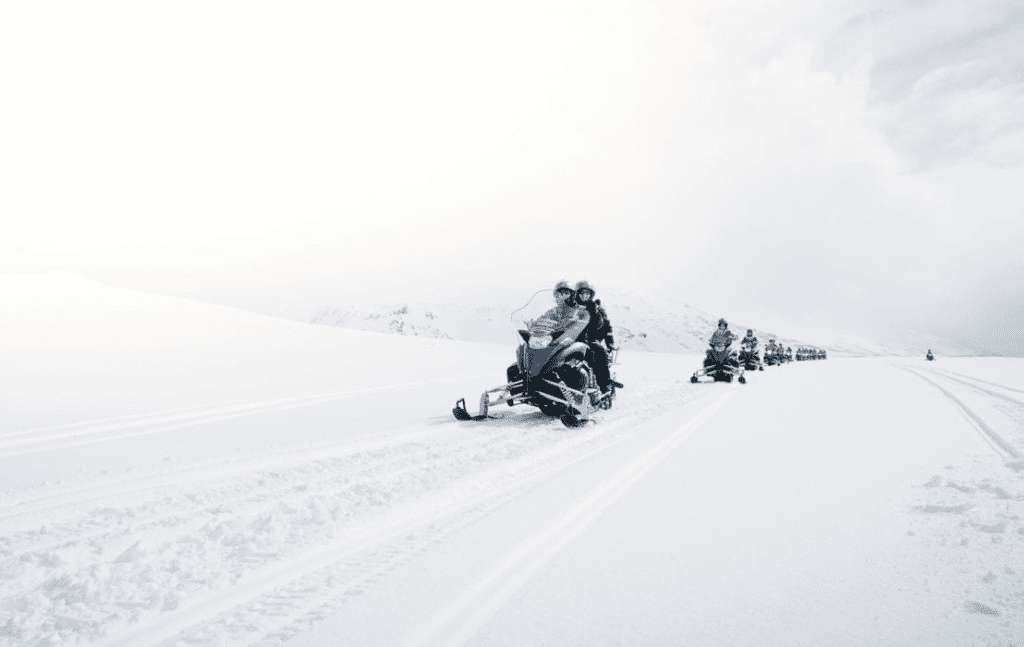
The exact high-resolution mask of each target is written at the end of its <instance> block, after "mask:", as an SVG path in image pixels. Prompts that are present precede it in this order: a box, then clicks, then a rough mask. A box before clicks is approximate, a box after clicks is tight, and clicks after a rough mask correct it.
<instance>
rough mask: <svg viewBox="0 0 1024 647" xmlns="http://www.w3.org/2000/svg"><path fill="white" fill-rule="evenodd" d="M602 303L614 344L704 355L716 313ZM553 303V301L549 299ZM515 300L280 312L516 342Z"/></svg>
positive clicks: (825, 335)
mask: <svg viewBox="0 0 1024 647" xmlns="http://www.w3.org/2000/svg"><path fill="white" fill-rule="evenodd" d="M602 297H604V298H602V305H603V306H604V307H605V309H606V310H607V311H608V317H609V319H610V320H611V323H612V327H613V329H614V334H615V341H616V343H617V344H618V346H619V347H621V348H624V349H627V350H638V351H646V352H656V353H690V354H693V353H703V352H704V351H705V349H706V348H707V343H708V339H709V338H710V337H711V334H712V333H713V332H714V331H715V329H716V328H717V322H718V319H719V318H720V316H721V315H717V314H711V313H709V312H707V311H705V310H702V309H700V308H697V307H694V306H691V305H689V304H687V303H681V302H673V301H670V300H666V301H665V302H664V303H658V304H654V303H651V302H650V301H646V300H644V299H641V298H638V297H635V296H632V295H629V294H622V293H617V292H610V291H605V292H604V293H603V295H602ZM552 305H553V304H552ZM517 308H518V306H512V305H501V306H499V305H459V304H442V303H415V302H400V303H395V304H390V305H371V304H360V305H345V306H330V307H323V308H315V309H308V310H300V311H289V312H282V313H278V316H283V317H286V318H289V319H295V320H297V321H302V322H305V323H312V324H319V325H325V326H337V327H341V328H353V329H357V330H366V331H372V332H380V333H389V334H397V335H406V336H415V337H432V338H439V339H456V340H461V341H475V342H487V343H495V344H509V345H513V344H518V343H519V337H518V335H517V334H516V326H515V325H513V324H512V322H511V314H512V312H513V311H514V310H516V309H517ZM748 328H752V329H753V330H754V334H755V335H757V338H758V340H759V341H760V344H761V348H762V349H763V348H764V345H765V344H766V343H767V342H768V340H769V339H775V340H776V341H778V342H781V343H782V344H783V345H784V346H788V347H792V348H794V349H796V348H797V347H799V346H807V347H813V348H824V349H826V350H828V351H829V352H830V353H833V354H836V355H846V356H880V355H911V356H914V355H920V356H924V354H925V351H927V350H928V349H931V350H932V351H934V352H935V353H937V354H939V355H946V356H977V355H988V354H991V353H990V352H988V351H986V350H985V349H980V348H973V347H968V346H965V345H963V344H958V343H956V342H952V341H950V340H948V339H944V338H941V337H939V336H936V335H933V334H930V333H925V332H921V331H912V330H900V331H894V332H893V333H892V334H890V335H889V336H888V338H886V339H869V338H867V337H864V336H862V335H857V334H854V333H850V332H846V331H841V330H834V329H830V328H822V327H808V326H800V325H792V326H787V327H786V328H787V329H786V332H785V333H784V334H778V331H772V330H766V329H764V328H759V327H757V326H752V325H750V324H749V323H748V322H743V321H730V326H729V329H730V330H732V331H733V332H734V333H735V334H736V335H737V336H739V337H742V336H743V335H744V334H746V331H747V329H748Z"/></svg>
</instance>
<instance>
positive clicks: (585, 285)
mask: <svg viewBox="0 0 1024 647" xmlns="http://www.w3.org/2000/svg"><path fill="white" fill-rule="evenodd" d="M580 290H590V291H591V292H594V286H592V285H590V281H580V282H579V283H577V284H576V291H577V292H579V291H580Z"/></svg>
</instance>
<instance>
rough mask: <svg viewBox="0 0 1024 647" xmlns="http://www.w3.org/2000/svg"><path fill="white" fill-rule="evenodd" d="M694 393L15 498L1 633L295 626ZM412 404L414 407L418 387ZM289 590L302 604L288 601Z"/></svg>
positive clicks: (420, 429) (665, 390)
mask: <svg viewBox="0 0 1024 647" xmlns="http://www.w3.org/2000/svg"><path fill="white" fill-rule="evenodd" d="M403 388H406V389H408V387H403ZM377 391H380V390H377ZM427 394H429V392H427ZM377 397H379V398H386V397H387V395H385V394H378V395H377ZM700 397H706V394H701V393H699V392H678V389H677V388H676V386H675V384H674V383H673V384H670V385H667V386H666V385H660V388H659V387H658V386H657V385H656V386H654V387H648V388H647V389H644V388H637V389H636V392H635V394H634V403H633V404H632V405H630V404H628V403H627V404H626V405H625V406H623V407H622V408H621V409H620V410H618V411H613V412H609V414H608V415H607V416H605V418H606V420H605V421H604V423H603V424H602V425H600V426H596V427H588V428H585V429H580V430H574V431H569V430H565V429H564V428H563V427H562V426H561V425H560V424H559V423H558V422H557V421H551V420H549V419H547V418H544V417H543V416H540V415H539V414H537V413H535V412H533V410H531V409H524V408H522V407H520V408H517V409H509V410H508V413H507V417H506V418H505V420H493V421H488V422H487V423H484V425H483V426H481V425H475V424H471V425H464V424H460V423H457V422H456V421H454V420H450V419H448V418H447V416H445V418H444V421H443V423H441V424H438V422H433V423H428V424H423V423H420V424H418V425H417V424H413V425H411V426H410V427H408V428H406V429H405V430H401V429H392V430H391V431H390V432H389V433H388V434H387V435H386V436H384V437H380V436H378V437H371V438H363V439H359V440H355V441H346V442H333V443H329V442H321V443H319V444H316V445H313V446H299V447H292V448H288V449H277V450H274V451H271V452H258V453H254V454H250V455H248V456H229V457H226V458H222V459H220V460H209V461H206V462H203V463H199V464H190V465H186V466H180V467H179V466H173V467H171V468H169V469H163V470H155V471H152V472H150V473H148V474H145V473H144V474H138V473H135V472H129V473H127V474H126V475H124V476H120V477H107V476H105V475H100V478H98V479H95V481H96V482H94V483H90V482H89V480H88V479H84V480H83V479H76V480H75V481H74V482H73V484H71V485H70V486H69V485H68V484H58V485H56V486H47V487H44V488H32V489H29V490H28V491H26V492H15V493H13V494H12V496H10V497H8V498H7V500H6V503H5V505H4V506H3V508H2V511H0V531H2V532H3V533H4V534H3V543H2V544H0V559H2V560H3V562H2V566H3V568H4V572H5V573H6V574H8V575H9V576H10V577H8V578H7V579H6V581H5V582H3V584H2V585H0V586H2V588H0V592H2V594H3V598H4V599H6V600H11V601H12V606H13V607H14V608H16V609H17V608H19V607H20V608H22V609H24V610H25V613H21V614H18V613H16V614H15V616H14V617H13V618H12V620H11V631H9V632H8V634H10V636H11V637H14V638H16V640H17V641H18V642H19V643H20V641H22V640H38V639H43V638H45V636H46V635H47V632H54V631H56V633H57V634H58V635H60V634H61V628H63V629H64V633H65V634H67V636H68V637H69V638H70V637H73V638H74V639H75V640H78V641H82V640H85V641H97V640H101V641H105V642H104V644H106V642H109V644H130V645H142V644H155V643H157V642H159V641H160V640H162V639H164V638H166V637H170V636H173V635H175V634H178V633H181V632H185V633H184V635H198V636H202V635H206V633H204V632H209V631H211V629H210V628H211V627H215V628H216V631H213V635H222V634H223V633H225V632H227V633H232V632H234V631H236V630H237V627H236V625H237V624H238V623H239V622H241V624H242V625H243V626H250V625H251V623H252V621H253V619H254V618H263V619H265V617H266V615H267V614H266V609H267V608H268V606H272V607H274V608H275V609H276V610H277V613H278V615H279V616H280V615H283V616H284V617H291V616H294V615H296V614H298V615H300V616H301V615H302V614H303V613H305V612H306V611H307V610H308V609H310V608H312V609H316V608H319V607H322V606H323V605H324V604H325V603H327V602H328V601H329V600H330V599H332V598H333V597H334V596H335V595H337V594H338V593H339V591H344V590H349V589H351V588H352V587H354V586H357V585H359V584H360V583H365V581H366V580H367V578H371V579H372V577H375V571H374V569H380V568H390V566H389V565H390V564H392V562H393V561H394V560H395V559H399V558H400V557H401V556H403V555H406V556H407V555H408V554H412V553H415V552H416V551H421V550H423V549H424V545H425V544H423V543H421V542H418V543H415V544H413V545H412V546H407V545H405V544H404V543H403V540H402V539H403V537H405V536H407V535H408V534H409V533H412V532H415V533H417V535H418V536H420V537H423V538H425V539H424V541H426V544H429V543H430V540H429V538H430V537H440V536H443V534H444V533H445V532H450V530H451V529H452V528H456V527H458V526H459V525H460V524H462V525H464V524H466V523H471V522H474V521H475V520H477V519H478V518H480V517H481V516H482V515H486V514H488V513H489V512H490V511H491V510H492V509H493V508H494V506H496V505H500V504H501V503H502V502H503V501H506V500H508V499H509V498H513V499H514V498H515V497H517V496H521V494H522V492H524V491H527V490H529V489H530V488H533V487H536V483H537V482H539V481H543V479H544V478H547V477H548V476H550V475H551V474H554V473H558V472H559V471H562V470H565V469H569V468H571V467H572V465H574V464H576V463H578V462H580V461H581V460H586V458H587V457H588V456H590V455H593V454H594V453H599V452H604V451H607V450H608V449H609V448H611V447H613V446H615V445H616V444H619V443H621V442H622V441H623V440H625V439H628V438H631V437H633V436H635V435H637V434H638V433H640V432H641V431H642V430H643V428H644V427H643V420H645V419H649V418H651V416H655V417H657V416H659V415H663V412H664V410H665V408H666V407H667V408H669V409H671V408H673V407H679V406H684V405H686V404H688V403H690V402H691V401H693V400H694V398H697V399H700ZM320 400H322V397H320V396H318V397H316V398H310V403H317V404H319V403H320ZM413 400H415V401H417V402H419V403H420V404H421V405H423V404H425V402H424V401H425V398H424V397H423V395H422V394H421V395H418V396H416V397H414V398H413ZM288 403H289V406H291V405H293V404H294V403H293V402H291V401H288ZM370 403H371V404H372V405H374V406H378V407H381V408H383V407H384V406H385V404H386V403H385V402H384V401H382V402H374V401H372V400H370ZM364 404H365V401H364ZM645 405H646V407H645ZM651 405H654V406H651ZM442 411H443V409H442ZM200 417H201V416H200ZM140 420H143V421H146V422H148V421H149V420H151V418H148V417H143V418H140ZM190 422H192V423H193V424H195V425H202V424H204V423H206V424H212V421H204V420H200V421H190ZM105 424H106V423H105ZM119 424H125V423H124V421H121V422H120V423H119ZM396 432H397V433H396ZM16 437H17V436H16ZM22 437H23V436H22ZM108 440H110V439H108ZM50 449H51V450H52V451H63V450H66V447H64V446H63V444H60V443H58V444H55V445H53V446H52V447H51V448H50ZM43 451H45V450H43ZM39 490H41V492H40V491H39ZM439 525H440V526H441V527H442V529H441V530H438V528H437V526H439ZM382 554H390V555H391V556H390V557H389V558H387V559H383V561H382V558H381V557H380V555H382ZM374 555H376V557H374ZM396 555H397V556H398V557H396ZM354 563H355V564H364V563H365V564H369V566H368V567H363V566H360V567H353V564H354ZM55 568H57V569H60V570H61V571H62V574H61V575H60V577H57V578H54V577H53V570H54V569H55ZM309 581H318V582H330V583H331V585H330V586H327V585H325V586H313V587H310V586H308V582H309ZM303 582H306V583H307V584H303ZM296 587H298V588H299V589H300V590H302V591H304V593H302V594H301V595H300V594H294V593H293V594H289V593H287V592H288V591H294V590H295V589H296ZM346 587H347V588H346ZM282 596H283V597H282ZM271 598H277V601H276V602H273V603H272V602H269V601H268V600H269V599H271ZM33 599H34V601H33ZM44 599H47V600H49V603H45V602H43V600H44ZM282 600H284V602H282ZM29 608H31V609H32V611H31V612H28V609H29ZM238 617H242V618H243V620H241V621H239V620H238V619H237V618H238ZM68 628H70V630H69V629H68ZM242 635H243V636H244V635H248V633H247V632H246V630H244V629H243V630H242ZM104 636H106V639H104V638H103V637H104Z"/></svg>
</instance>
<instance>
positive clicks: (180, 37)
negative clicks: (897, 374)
mask: <svg viewBox="0 0 1024 647" xmlns="http://www.w3.org/2000/svg"><path fill="white" fill-rule="evenodd" d="M1022 43H1024V17H1022V14H1021V12H1020V10H1019V5H1016V4H1015V2H1014V0H1006V1H998V0H985V1H981V2H966V1H955V2H954V1H947V0H936V1H926V2H902V3H899V2H882V1H881V0H857V1H852V2H845V3H835V2H820V3H817V4H816V5H813V4H812V3H804V2H795V1H790V2H781V1H780V2H765V1H763V0H757V1H756V2H755V1H722V0H716V1H714V2H700V3H689V2H675V1H665V2H639V1H635V2H595V1H594V0H587V1H586V2H514V3H512V2H507V3H501V4H498V3H484V2H464V3H459V2H430V3H421V2H404V3H403V2H391V3H367V2H349V3H326V2H325V3H266V2H247V3H242V2H237V3H227V2H175V3H162V4H159V3H158V4H154V3H140V2H123V3H115V2H89V3H82V2H67V3H61V2H9V3H5V4H4V5H3V8H0V87H2V88H3V90H2V92H3V100H2V101H0V218H2V219H3V225H4V228H3V230H4V234H3V236H2V238H0V272H7V273H23V272H42V271H54V270H59V271H72V272H77V273H80V274H83V275H86V276H92V277H94V278H98V279H101V280H106V281H108V282H112V283H117V284H121V285H126V286H130V287H135V288H139V289H145V290H150V291H163V292H170V293H176V294H183V295H189V296H194V297H200V298H205V299H209V300H215V301H221V302H224V303H230V304H239V305H254V306H260V307H264V308H266V307H269V306H271V305H273V304H280V305H290V304H293V303H296V302H298V301H302V300H306V301H310V302H313V301H315V302H318V303H320V304H323V303H336V302H338V301H339V300H340V299H360V300H366V299H371V300H384V299H387V298H392V297H402V298H410V297H415V296H417V295H427V294H428V293H430V294H433V295H435V296H436V295H440V296H443V297H444V298H446V300H452V301H458V300H459V299H460V298H466V297H467V295H469V294H470V286H471V285H476V286H479V285H481V284H484V285H488V286H493V289H494V290H495V291H496V292H497V291H506V292H507V291H515V290H520V289H521V290H522V292H523V293H525V294H529V293H532V292H533V291H534V290H535V289H537V288H538V287H546V286H547V285H549V284H550V283H553V282H554V281H555V280H557V279H559V278H563V277H564V278H569V279H573V280H575V279H577V278H584V277H585V278H588V279H591V280H592V281H594V282H595V284H597V285H598V289H599V291H600V286H601V285H607V286H613V285H614V286H615V287H617V288H619V289H624V290H630V291H631V292H633V293H636V294H639V295H644V296H654V297H657V296H659V295H665V296H666V297H671V298H673V299H677V300H683V301H687V302H690V303H693V304H697V305H700V306H702V307H704V308H706V309H709V310H712V311H721V312H722V313H723V314H729V315H731V316H736V317H738V318H743V319H744V320H746V321H749V322H751V323H752V324H755V325H756V324H758V320H757V319H756V318H757V317H764V318H765V319H770V318H776V319H777V320H782V319H785V320H789V321H793V322H799V323H804V324H816V325H823V326H824V325H828V326H839V327H848V328H853V329H857V330H864V331H879V330H884V329H887V328H891V327H894V326H896V327H909V328H922V329H928V330H932V331H936V332H941V333H944V334H948V335H950V336H952V337H954V338H957V339H961V340H964V341H970V342H973V343H978V344H981V345H984V346H987V347H989V348H992V349H995V350H997V351H999V352H1003V353H1011V354H1024V344H1022V342H1021V341H1018V339H1016V337H1017V336H1018V328H1019V324H1020V323H1021V321H1022V318H1024V306H1022V304H1024V267H1022V265H1024V264H1022V262H1021V253H1020V251H1019V246H1020V241H1022V240H1024V200H1022V196H1024V188H1022V187H1024V167H1022V162H1024V68H1021V66H1020V61H1021V60H1022V59H1024V44H1022ZM472 298H473V299H481V298H486V293H484V295H483V296H481V294H480V293H479V292H478V291H477V292H473V293H472ZM771 323H772V322H771V321H767V322H766V324H767V325H771ZM783 332H784V331H783Z"/></svg>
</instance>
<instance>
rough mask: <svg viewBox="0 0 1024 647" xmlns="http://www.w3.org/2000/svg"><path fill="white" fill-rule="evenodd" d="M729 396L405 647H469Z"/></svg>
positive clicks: (545, 532)
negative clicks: (538, 575) (512, 600)
mask: <svg viewBox="0 0 1024 647" xmlns="http://www.w3.org/2000/svg"><path fill="white" fill-rule="evenodd" d="M731 396H732V392H728V393H726V394H724V395H721V396H719V397H718V398H717V399H716V400H715V402H714V403H712V404H711V405H710V406H709V407H706V408H705V409H703V410H702V411H700V412H699V413H698V414H697V415H696V416H694V417H693V418H691V419H690V421H689V422H687V423H686V424H684V425H683V426H681V427H679V428H677V429H676V430H675V431H673V432H671V433H670V434H669V435H668V437H667V438H665V439H663V440H662V441H661V442H660V443H658V444H657V445H656V446H654V447H653V448H652V449H650V450H648V451H647V452H645V453H644V454H642V455H641V456H639V457H638V458H636V459H635V460H633V461H632V462H631V463H629V464H628V465H626V466H625V467H624V468H622V469H621V470H619V471H618V472H617V473H616V474H615V475H614V476H612V477H611V478H609V479H608V480H606V481H604V482H603V483H601V484H600V485H599V486H598V487H596V488H595V489H594V490H592V491H591V492H590V494H589V495H588V496H585V497H584V498H583V499H582V500H580V501H578V502H577V503H576V504H575V505H573V506H572V507H571V508H570V509H569V510H568V511H567V512H565V513H564V514H563V515H561V516H560V517H559V518H558V519H557V520H555V521H554V522H552V523H550V524H548V525H547V526H545V527H543V528H542V529H541V530H539V531H537V532H536V533H534V534H533V535H531V536H530V537H528V538H527V539H525V540H524V541H522V542H521V543H520V544H519V545H518V546H516V548H515V549H513V550H512V552H511V553H509V554H508V555H506V556H504V557H503V558H502V559H501V560H499V562H498V565H497V566H495V567H494V568H493V569H492V570H491V571H489V572H488V573H487V574H486V575H484V576H483V577H482V578H481V579H480V580H479V581H478V582H477V583H476V584H474V585H473V586H471V587H470V588H469V589H467V590H466V591H465V592H464V593H463V594H462V595H460V596H459V597H458V598H456V599H455V600H454V601H452V602H451V603H450V604H449V605H448V606H446V607H445V608H444V609H442V610H441V612H439V613H438V614H437V615H435V616H434V617H433V618H432V619H431V620H429V621H428V622H427V623H426V624H425V625H424V626H423V627H421V628H420V630H419V631H417V632H416V633H415V634H414V635H412V636H410V637H408V638H407V639H406V640H405V641H404V644H407V645H409V646H410V647H420V646H423V645H446V646H450V647H457V646H460V645H463V644H465V643H466V642H467V641H468V640H469V639H470V638H472V637H473V635H474V634H475V633H476V632H477V631H478V630H479V629H480V628H481V627H482V626H483V625H484V624H485V623H486V622H487V621H488V620H490V618H491V617H492V616H493V615H494V614H495V613H496V612H497V611H498V610H499V609H500V608H501V607H502V606H504V604H505V603H506V602H507V601H508V600H509V599H510V598H511V597H512V596H513V595H515V594H516V593H517V592H518V591H519V590H520V589H521V588H522V587H523V586H525V585H526V583H527V582H528V581H529V580H530V579H531V578H532V577H533V576H534V575H535V574H536V573H537V572H538V571H539V570H540V569H541V568H542V567H543V566H544V565H545V564H547V563H548V562H549V561H550V560H551V559H552V558H553V557H554V556H555V555H557V554H558V553H559V552H560V551H561V550H562V549H564V548H565V547H566V546H568V545H569V544H570V543H572V542H573V541H574V540H575V539H576V538H577V537H578V536H579V535H581V534H582V533H583V532H584V531H585V530H586V529H587V528H588V527H589V526H590V525H591V524H592V523H593V522H594V521H596V520H597V519H598V518H599V517H600V516H601V515H602V514H603V513H604V512H605V510H607V509H608V508H609V507H611V506H612V505H613V504H614V503H615V502H616V501H618V499H619V498H620V497H621V496H622V495H623V494H624V493H625V492H626V491H628V490H629V489H630V488H631V487H632V486H633V485H634V484H635V483H637V482H638V481H639V480H640V479H642V478H643V477H644V476H646V475H647V474H648V473H649V472H650V471H651V470H652V469H654V467H655V466H657V465H658V464H659V463H660V462H661V461H662V460H664V459H665V458H666V457H667V456H669V455H670V454H671V453H672V452H673V451H675V450H676V449H677V448H678V447H679V445H680V444H682V442H683V441H684V440H686V439H687V437H689V436H690V434H692V433H693V432H694V431H696V430H697V429H699V428H700V427H701V426H702V425H703V424H704V423H705V422H706V421H707V420H708V419H709V418H710V417H711V416H712V415H714V413H715V412H716V411H717V410H718V409H719V408H721V407H722V406H723V405H724V404H725V402H726V401H727V400H728V399H729V398H730V397H731Z"/></svg>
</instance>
